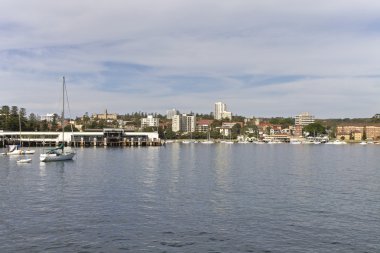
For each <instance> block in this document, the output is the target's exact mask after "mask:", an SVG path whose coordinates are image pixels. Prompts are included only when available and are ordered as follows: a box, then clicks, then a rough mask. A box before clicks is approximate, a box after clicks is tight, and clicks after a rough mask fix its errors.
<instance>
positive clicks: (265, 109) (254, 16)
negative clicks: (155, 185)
mask: <svg viewBox="0 0 380 253" xmlns="http://www.w3.org/2000/svg"><path fill="white" fill-rule="evenodd" d="M0 4H1V8H0V105H17V106H19V107H25V108H27V112H28V113H30V112H35V113H38V114H40V115H42V114H46V113H50V112H59V111H60V109H59V100H60V85H61V83H62V76H63V75H64V76H66V83H67V86H68V93H69V100H70V107H71V111H72V114H73V115H74V116H76V115H78V116H79V115H83V114H84V113H85V112H89V113H90V114H91V113H93V112H99V113H100V112H104V110H105V109H108V112H116V113H127V112H135V111H144V112H159V113H165V112H166V110H167V109H170V108H176V109H179V110H180V111H181V112H184V113H186V112H190V111H193V112H202V113H209V112H211V111H212V110H213V104H214V103H215V102H217V101H223V102H225V103H226V104H227V105H228V109H229V110H230V111H232V112H233V113H234V114H239V115H245V116H293V115H296V114H298V113H300V112H303V111H309V112H311V113H312V114H314V115H316V117H317V118H331V117H370V116H372V115H373V114H375V113H380V99H379V98H380V15H379V13H380V1H378V0H361V1H357V0H334V1H331V0H320V1H311V0H277V1H275V0H265V1H263V0H233V1H230V0H151V1H147V0H133V1H132V0H107V1H105V0H97V1H93V0H81V1H78V0H65V1H51V0H28V1H21V0H0Z"/></svg>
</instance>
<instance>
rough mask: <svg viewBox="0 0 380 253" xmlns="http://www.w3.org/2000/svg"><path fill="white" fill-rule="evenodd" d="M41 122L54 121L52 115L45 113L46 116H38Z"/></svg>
mask: <svg viewBox="0 0 380 253" xmlns="http://www.w3.org/2000/svg"><path fill="white" fill-rule="evenodd" d="M40 119H41V121H43V120H46V121H47V122H52V121H53V119H54V113H47V114H46V115H43V116H40Z"/></svg>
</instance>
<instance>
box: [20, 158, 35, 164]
mask: <svg viewBox="0 0 380 253" xmlns="http://www.w3.org/2000/svg"><path fill="white" fill-rule="evenodd" d="M30 162H32V159H31V158H25V159H20V160H17V163H30Z"/></svg>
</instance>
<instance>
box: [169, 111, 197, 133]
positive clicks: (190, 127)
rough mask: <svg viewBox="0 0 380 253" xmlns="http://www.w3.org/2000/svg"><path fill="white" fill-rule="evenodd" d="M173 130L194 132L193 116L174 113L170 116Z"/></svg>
mask: <svg viewBox="0 0 380 253" xmlns="http://www.w3.org/2000/svg"><path fill="white" fill-rule="evenodd" d="M172 130H173V132H179V131H182V132H195V116H194V115H187V114H180V115H174V116H173V118H172Z"/></svg>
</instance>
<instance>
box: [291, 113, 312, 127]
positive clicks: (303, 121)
mask: <svg viewBox="0 0 380 253" xmlns="http://www.w3.org/2000/svg"><path fill="white" fill-rule="evenodd" d="M314 122H315V117H314V116H313V115H310V114H309V113H308V112H303V113H301V114H300V115H297V116H295V125H296V126H307V125H309V124H311V123H314Z"/></svg>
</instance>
